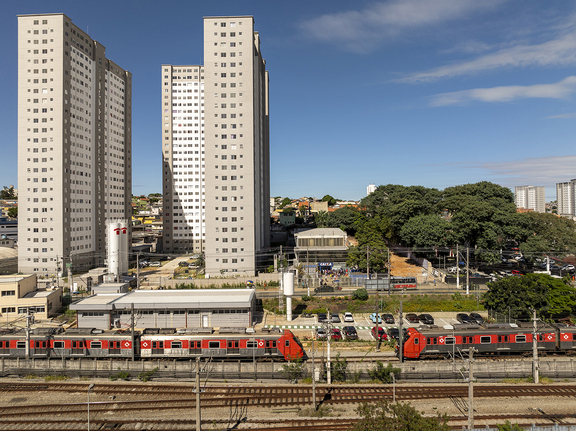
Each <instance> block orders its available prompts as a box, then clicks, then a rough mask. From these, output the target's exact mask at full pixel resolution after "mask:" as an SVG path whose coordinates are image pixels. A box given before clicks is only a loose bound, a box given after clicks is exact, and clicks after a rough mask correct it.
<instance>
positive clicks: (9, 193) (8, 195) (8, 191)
mask: <svg viewBox="0 0 576 431" xmlns="http://www.w3.org/2000/svg"><path fill="white" fill-rule="evenodd" d="M0 199H16V195H15V193H14V186H11V187H10V188H4V189H3V190H0Z"/></svg>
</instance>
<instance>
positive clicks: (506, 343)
mask: <svg viewBox="0 0 576 431" xmlns="http://www.w3.org/2000/svg"><path fill="white" fill-rule="evenodd" d="M497 340H498V347H497V350H498V351H503V352H506V351H510V335H498V338H497Z"/></svg>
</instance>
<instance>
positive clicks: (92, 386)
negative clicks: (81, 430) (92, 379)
mask: <svg viewBox="0 0 576 431" xmlns="http://www.w3.org/2000/svg"><path fill="white" fill-rule="evenodd" d="M94 386H96V384H95V383H90V386H88V404H87V406H88V431H90V392H91V391H92V389H94Z"/></svg>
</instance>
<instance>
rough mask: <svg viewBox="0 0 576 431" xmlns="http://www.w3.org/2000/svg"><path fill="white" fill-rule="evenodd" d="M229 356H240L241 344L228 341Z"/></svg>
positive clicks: (235, 341)
mask: <svg viewBox="0 0 576 431" xmlns="http://www.w3.org/2000/svg"><path fill="white" fill-rule="evenodd" d="M228 354H229V355H238V354H240V342H239V341H238V340H228Z"/></svg>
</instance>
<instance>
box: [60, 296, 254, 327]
mask: <svg viewBox="0 0 576 431" xmlns="http://www.w3.org/2000/svg"><path fill="white" fill-rule="evenodd" d="M132 306H133V307H134V327H135V328H138V329H143V328H223V327H225V328H247V327H250V326H252V323H253V321H254V312H255V306H256V294H255V291H254V289H202V290H135V291H132V292H129V293H124V294H114V293H111V294H101V295H93V296H90V297H88V298H85V299H82V300H80V301H77V302H74V303H73V304H71V305H70V309H72V310H76V311H77V313H78V327H79V328H98V329H112V328H124V329H128V328H130V321H131V314H132V311H131V309H132Z"/></svg>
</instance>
